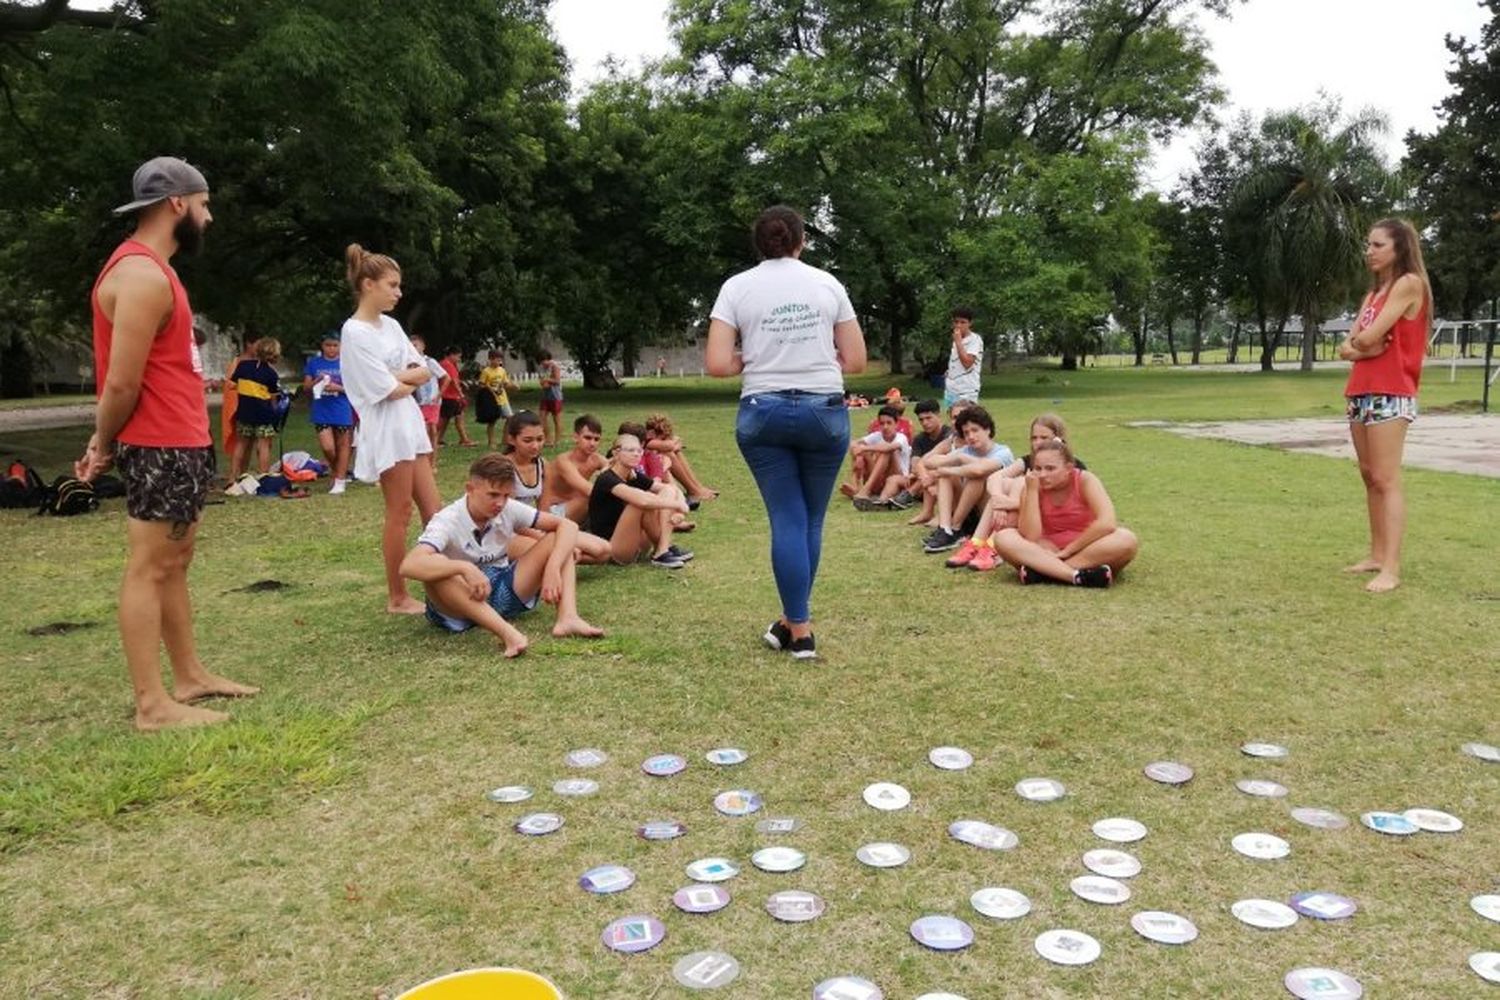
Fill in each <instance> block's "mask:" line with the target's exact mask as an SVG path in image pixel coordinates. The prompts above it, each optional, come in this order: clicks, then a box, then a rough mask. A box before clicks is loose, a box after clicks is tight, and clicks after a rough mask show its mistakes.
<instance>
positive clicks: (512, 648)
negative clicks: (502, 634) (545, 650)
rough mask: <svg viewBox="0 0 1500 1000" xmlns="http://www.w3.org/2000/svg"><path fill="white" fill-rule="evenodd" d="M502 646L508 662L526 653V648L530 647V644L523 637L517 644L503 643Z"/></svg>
mask: <svg viewBox="0 0 1500 1000" xmlns="http://www.w3.org/2000/svg"><path fill="white" fill-rule="evenodd" d="M501 645H503V646H504V647H505V653H504V656H505V658H506V659H507V660H514V659H515V658H516V657H518V656H520V655H521V654H522V653H524V652H526V647H527V645H529V643H528V642H527V640H526V637H525V636H524V635H523V636H521V638H519V639H517V640H516V641H515V642H505V643H501Z"/></svg>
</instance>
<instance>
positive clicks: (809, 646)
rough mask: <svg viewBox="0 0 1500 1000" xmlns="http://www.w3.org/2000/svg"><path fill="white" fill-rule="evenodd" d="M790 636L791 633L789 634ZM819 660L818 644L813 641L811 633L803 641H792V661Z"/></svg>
mask: <svg viewBox="0 0 1500 1000" xmlns="http://www.w3.org/2000/svg"><path fill="white" fill-rule="evenodd" d="M787 634H788V635H790V634H791V633H790V632H788V633H787ZM817 658H818V647H817V643H816V642H814V641H813V637H812V635H811V633H809V634H808V635H805V636H803V637H802V638H801V639H793V640H792V659H794V660H816V659H817Z"/></svg>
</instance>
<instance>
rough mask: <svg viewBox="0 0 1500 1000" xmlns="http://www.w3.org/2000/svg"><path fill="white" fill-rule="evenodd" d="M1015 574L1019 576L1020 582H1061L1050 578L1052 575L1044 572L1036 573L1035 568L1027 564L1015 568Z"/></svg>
mask: <svg viewBox="0 0 1500 1000" xmlns="http://www.w3.org/2000/svg"><path fill="white" fill-rule="evenodd" d="M1016 576H1018V577H1020V579H1021V582H1022V583H1061V582H1062V581H1061V580H1054V579H1052V577H1050V576H1048V575H1046V574H1045V573H1038V572H1037V571H1036V570H1034V569H1032V568H1031V567H1029V566H1022V567H1020V568H1019V569H1017V570H1016Z"/></svg>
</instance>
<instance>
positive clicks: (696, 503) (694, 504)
mask: <svg viewBox="0 0 1500 1000" xmlns="http://www.w3.org/2000/svg"><path fill="white" fill-rule="evenodd" d="M701 506H703V501H702V500H691V499H690V500H688V510H689V511H694V510H697V509H698V508H699V507H701Z"/></svg>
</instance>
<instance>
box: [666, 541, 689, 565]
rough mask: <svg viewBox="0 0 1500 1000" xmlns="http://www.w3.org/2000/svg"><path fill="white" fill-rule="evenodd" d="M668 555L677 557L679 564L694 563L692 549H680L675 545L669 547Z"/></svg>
mask: <svg viewBox="0 0 1500 1000" xmlns="http://www.w3.org/2000/svg"><path fill="white" fill-rule="evenodd" d="M667 555H669V556H676V557H677V559H678V561H679V562H685V563H689V562H692V561H693V550H692V549H680V548H678V547H677V546H676V545H675V544H673V545H668V546H667Z"/></svg>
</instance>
